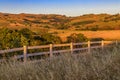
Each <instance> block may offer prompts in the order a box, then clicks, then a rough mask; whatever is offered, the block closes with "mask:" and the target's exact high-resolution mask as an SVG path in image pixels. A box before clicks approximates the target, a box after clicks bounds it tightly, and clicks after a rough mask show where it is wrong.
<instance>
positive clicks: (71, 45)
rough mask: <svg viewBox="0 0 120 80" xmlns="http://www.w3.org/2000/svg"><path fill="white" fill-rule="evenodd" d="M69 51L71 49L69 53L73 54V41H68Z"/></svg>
mask: <svg viewBox="0 0 120 80" xmlns="http://www.w3.org/2000/svg"><path fill="white" fill-rule="evenodd" d="M70 51H71V54H73V42H71V43H70Z"/></svg>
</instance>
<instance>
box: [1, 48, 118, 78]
mask: <svg viewBox="0 0 120 80" xmlns="http://www.w3.org/2000/svg"><path fill="white" fill-rule="evenodd" d="M119 48H120V47H119V46H118V47H113V48H110V49H106V50H105V51H101V50H95V51H93V52H91V54H89V55H70V54H67V55H61V56H57V57H53V58H51V59H43V60H41V61H37V62H36V63H35V62H32V63H29V62H27V63H26V64H21V63H19V62H16V61H12V62H6V63H2V64H0V80H120V54H119V52H120V49H119Z"/></svg>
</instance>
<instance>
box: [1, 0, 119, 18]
mask: <svg viewBox="0 0 120 80" xmlns="http://www.w3.org/2000/svg"><path fill="white" fill-rule="evenodd" d="M0 12H4V13H34V14H62V15H67V16H79V15H83V14H91V13H93V14H97V13H98V14H99V13H108V14H117V13H119V12H120V0H0Z"/></svg>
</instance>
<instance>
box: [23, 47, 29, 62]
mask: <svg viewBox="0 0 120 80" xmlns="http://www.w3.org/2000/svg"><path fill="white" fill-rule="evenodd" d="M27 50H28V47H27V46H23V56H24V58H23V61H24V62H27Z"/></svg>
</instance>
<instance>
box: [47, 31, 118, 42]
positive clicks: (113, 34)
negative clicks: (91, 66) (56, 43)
mask: <svg viewBox="0 0 120 80" xmlns="http://www.w3.org/2000/svg"><path fill="white" fill-rule="evenodd" d="M49 32H50V33H52V32H57V33H58V34H57V35H58V36H60V37H61V39H62V40H63V41H65V40H66V37H67V36H69V35H70V34H72V33H77V34H78V33H82V34H84V35H85V36H86V37H87V38H103V39H105V40H120V30H104V31H75V30H49Z"/></svg>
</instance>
